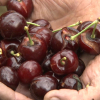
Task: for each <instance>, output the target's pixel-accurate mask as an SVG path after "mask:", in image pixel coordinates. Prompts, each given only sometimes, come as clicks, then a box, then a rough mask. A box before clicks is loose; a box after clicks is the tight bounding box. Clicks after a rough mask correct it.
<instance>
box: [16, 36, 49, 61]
mask: <svg viewBox="0 0 100 100" xmlns="http://www.w3.org/2000/svg"><path fill="white" fill-rule="evenodd" d="M31 39H32V41H33V42H34V44H33V45H30V43H29V38H28V37H24V39H23V41H22V43H21V44H20V45H19V48H18V50H19V52H20V54H21V55H22V57H23V58H24V59H25V60H35V61H37V62H39V63H42V61H43V60H44V58H45V56H46V52H47V47H46V44H45V43H44V41H42V40H41V39H39V38H37V37H35V36H31Z"/></svg>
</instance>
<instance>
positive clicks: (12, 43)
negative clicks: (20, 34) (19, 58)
mask: <svg viewBox="0 0 100 100" xmlns="http://www.w3.org/2000/svg"><path fill="white" fill-rule="evenodd" d="M19 44H20V42H19V41H18V40H16V39H10V40H8V39H4V40H2V41H1V48H2V50H3V52H4V53H5V55H6V56H7V57H11V56H12V54H11V52H12V51H13V52H14V53H17V52H18V46H19Z"/></svg>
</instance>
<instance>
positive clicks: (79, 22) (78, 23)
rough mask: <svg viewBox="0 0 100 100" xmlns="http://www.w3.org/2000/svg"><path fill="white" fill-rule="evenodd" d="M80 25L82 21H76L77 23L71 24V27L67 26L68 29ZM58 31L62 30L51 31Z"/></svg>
mask: <svg viewBox="0 0 100 100" xmlns="http://www.w3.org/2000/svg"><path fill="white" fill-rule="evenodd" d="M81 23H82V21H78V22H76V23H75V24H72V25H70V26H68V27H74V26H77V25H80V24H81ZM60 30H62V28H60V29H57V30H54V31H52V32H57V31H60Z"/></svg>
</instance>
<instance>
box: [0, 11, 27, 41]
mask: <svg viewBox="0 0 100 100" xmlns="http://www.w3.org/2000/svg"><path fill="white" fill-rule="evenodd" d="M26 25H27V24H26V20H25V18H24V17H23V16H22V15H21V14H19V13H17V12H14V11H7V12H6V13H4V14H2V15H1V18H0V30H1V35H2V37H3V38H8V39H12V38H19V37H22V36H23V35H25V30H24V26H26Z"/></svg>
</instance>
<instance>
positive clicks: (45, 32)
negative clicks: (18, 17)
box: [29, 26, 53, 47]
mask: <svg viewBox="0 0 100 100" xmlns="http://www.w3.org/2000/svg"><path fill="white" fill-rule="evenodd" d="M29 33H30V34H39V35H41V36H42V37H43V39H44V41H45V43H46V45H47V47H48V46H49V45H50V40H51V36H52V34H53V33H52V31H51V30H49V29H48V28H46V27H42V26H38V27H34V28H29Z"/></svg>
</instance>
